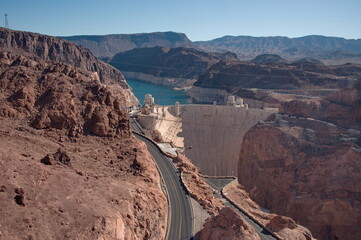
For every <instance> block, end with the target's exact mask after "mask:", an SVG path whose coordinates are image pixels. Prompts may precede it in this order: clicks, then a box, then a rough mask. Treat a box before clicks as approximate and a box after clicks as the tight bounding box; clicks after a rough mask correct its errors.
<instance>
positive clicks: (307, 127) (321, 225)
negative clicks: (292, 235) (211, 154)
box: [238, 116, 361, 240]
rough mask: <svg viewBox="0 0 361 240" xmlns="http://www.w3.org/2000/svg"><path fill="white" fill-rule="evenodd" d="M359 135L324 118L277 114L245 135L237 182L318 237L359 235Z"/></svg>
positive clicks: (263, 202)
mask: <svg viewBox="0 0 361 240" xmlns="http://www.w3.org/2000/svg"><path fill="white" fill-rule="evenodd" d="M358 138H359V135H358V133H353V132H352V131H351V132H349V131H345V130H344V129H342V128H341V129H340V128H338V127H336V126H331V125H329V124H326V123H322V122H318V121H314V120H306V119H294V118H286V117H283V118H281V117H280V116H278V117H276V118H275V119H274V121H272V122H266V123H264V124H258V125H256V126H255V127H253V128H252V129H250V130H249V131H248V132H247V133H246V134H245V137H244V140H243V144H242V151H241V153H240V160H239V165H238V179H239V182H240V183H241V184H243V185H244V186H245V187H246V190H247V191H248V192H250V196H251V198H252V199H254V200H255V201H256V202H257V203H259V204H260V205H261V206H262V207H264V208H267V209H270V210H271V211H272V212H275V213H278V214H283V215H286V216H290V217H292V218H293V219H294V220H296V221H298V222H299V223H300V224H302V225H303V226H306V227H307V228H309V229H310V230H311V232H312V233H313V235H314V236H315V237H316V238H318V239H346V240H348V239H350V240H351V239H355V237H357V236H360V234H361V228H360V226H361V225H360V223H361V222H360V206H361V198H360V196H361V192H360V188H358V187H357V186H359V185H360V184H361V174H360V172H361V165H360V160H361V154H360V152H361V146H360V145H359V143H360V141H359V140H358ZM270 139H272V140H271V141H270Z"/></svg>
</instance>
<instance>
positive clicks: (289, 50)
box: [195, 35, 361, 64]
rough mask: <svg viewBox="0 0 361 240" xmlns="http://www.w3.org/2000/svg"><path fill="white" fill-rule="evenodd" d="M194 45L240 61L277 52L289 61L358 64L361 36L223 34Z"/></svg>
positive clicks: (359, 60) (360, 58) (360, 59)
mask: <svg viewBox="0 0 361 240" xmlns="http://www.w3.org/2000/svg"><path fill="white" fill-rule="evenodd" d="M195 44H196V45H197V46H198V47H199V48H201V49H203V50H206V51H212V52H225V51H231V52H235V53H236V54H237V55H238V57H239V58H240V59H242V60H251V59H252V58H255V57H256V56H257V55H261V54H277V55H280V56H282V57H284V58H286V59H290V60H296V59H300V58H316V59H319V60H322V61H324V62H325V63H329V64H343V63H346V62H357V63H361V39H357V40H353V39H344V38H336V37H325V36H316V35H314V36H305V37H299V38H288V37H251V36H224V37H221V38H217V39H214V40H211V41H200V42H195Z"/></svg>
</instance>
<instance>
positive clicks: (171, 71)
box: [109, 47, 237, 87]
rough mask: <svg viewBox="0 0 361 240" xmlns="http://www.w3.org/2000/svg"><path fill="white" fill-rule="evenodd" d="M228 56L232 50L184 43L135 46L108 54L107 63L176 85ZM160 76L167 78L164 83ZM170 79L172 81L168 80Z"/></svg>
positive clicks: (191, 80)
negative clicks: (207, 49)
mask: <svg viewBox="0 0 361 240" xmlns="http://www.w3.org/2000/svg"><path fill="white" fill-rule="evenodd" d="M231 58H233V59H237V57H236V56H235V55H234V54H232V53H226V54H216V53H206V52H202V51H198V50H196V49H192V48H184V47H179V48H166V47H153V48H137V49H133V50H130V51H127V52H122V53H118V54H116V55H115V56H114V57H113V58H111V60H110V61H109V63H110V64H111V65H112V66H114V67H116V68H117V69H119V70H121V71H124V72H130V73H141V74H143V75H144V76H145V77H142V78H141V79H140V80H144V81H150V82H154V83H155V84H162V83H163V84H164V83H165V84H166V85H172V86H177V87H179V86H182V87H184V86H188V87H190V86H192V85H193V83H194V82H195V81H196V79H197V78H198V77H199V76H200V75H201V74H202V73H204V72H205V71H206V70H207V69H208V68H209V67H210V66H211V65H213V64H214V63H217V62H219V61H221V60H222V59H227V60H228V59H231ZM130 73H127V74H128V75H129V74H130ZM146 75H148V77H146ZM133 76H134V77H136V76H135V75H133ZM139 77H140V76H138V78H139ZM153 78H158V81H157V80H154V81H153ZM162 79H170V80H169V83H168V84H167V82H166V81H162ZM172 79H173V81H171V80H172Z"/></svg>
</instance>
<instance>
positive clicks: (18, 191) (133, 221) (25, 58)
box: [0, 29, 167, 239]
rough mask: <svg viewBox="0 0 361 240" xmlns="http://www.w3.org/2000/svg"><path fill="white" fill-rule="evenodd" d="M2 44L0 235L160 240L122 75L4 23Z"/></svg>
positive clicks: (154, 194)
mask: <svg viewBox="0 0 361 240" xmlns="http://www.w3.org/2000/svg"><path fill="white" fill-rule="evenodd" d="M0 42H1V43H2V45H1V51H0V72H1V74H0V122H1V130H0V168H1V169H2V174H1V175H0V215H1V216H2V217H1V219H0V238H1V239H52V238H54V239H55V238H56V239H125V238H131V239H162V238H164V236H165V234H166V232H165V231H166V222H167V200H166V196H165V194H164V192H163V191H162V190H161V188H160V176H159V173H158V171H157V168H156V165H155V163H154V161H153V160H152V158H151V156H150V154H149V152H148V151H147V148H146V146H145V144H144V143H142V142H140V141H138V140H136V139H135V138H133V137H132V136H131V132H130V127H129V121H128V117H127V114H126V106H127V105H128V104H129V101H128V97H127V91H128V90H129V89H128V86H127V84H126V83H125V82H124V78H122V74H121V73H120V72H119V71H118V70H116V69H114V68H113V67H111V66H109V65H107V64H105V63H102V62H99V61H98V60H97V59H96V58H95V57H94V56H93V55H92V54H91V53H90V52H89V51H88V50H84V49H82V48H80V47H78V46H75V45H73V44H72V43H70V42H66V41H64V40H61V39H56V38H54V37H49V36H44V35H40V34H33V33H26V32H18V31H11V30H7V29H4V30H3V29H1V31H0ZM71 64H74V65H75V66H74V65H71Z"/></svg>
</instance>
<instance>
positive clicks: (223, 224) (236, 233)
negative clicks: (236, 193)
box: [197, 207, 260, 240]
mask: <svg viewBox="0 0 361 240" xmlns="http://www.w3.org/2000/svg"><path fill="white" fill-rule="evenodd" d="M197 237H198V238H197V239H199V240H218V239H222V240H223V239H224V240H236V239H244V240H258V239H260V238H259V236H258V235H257V233H256V232H255V230H254V229H253V228H252V227H251V226H250V225H249V224H248V223H247V222H246V221H245V220H244V219H243V218H242V217H241V216H240V215H238V214H237V213H236V212H235V210H233V209H232V208H230V207H225V208H223V209H221V210H220V212H219V214H218V215H217V216H216V217H212V218H209V219H208V220H207V221H206V223H205V224H204V227H203V229H202V230H201V231H200V232H199V233H198V234H197Z"/></svg>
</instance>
